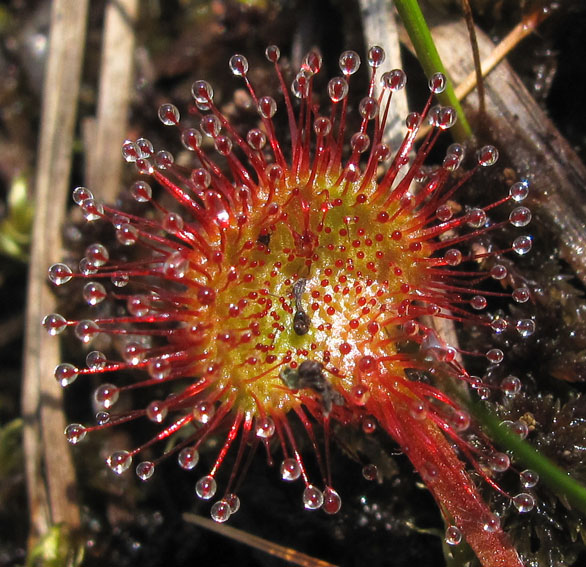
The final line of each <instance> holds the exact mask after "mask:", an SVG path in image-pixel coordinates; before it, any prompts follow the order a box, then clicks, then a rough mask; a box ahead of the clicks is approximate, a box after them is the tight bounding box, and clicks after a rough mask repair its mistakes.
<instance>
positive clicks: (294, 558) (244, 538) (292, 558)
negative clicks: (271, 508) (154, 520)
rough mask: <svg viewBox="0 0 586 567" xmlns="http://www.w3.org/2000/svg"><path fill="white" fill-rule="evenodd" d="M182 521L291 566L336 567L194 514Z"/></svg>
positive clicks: (188, 515) (187, 515)
mask: <svg viewBox="0 0 586 567" xmlns="http://www.w3.org/2000/svg"><path fill="white" fill-rule="evenodd" d="M183 519H184V520H185V521H186V522H189V523H191V524H195V525H196V526H199V527H201V528H205V529H206V530H211V531H213V532H216V533H217V534H220V535H223V536H224V537H227V538H229V539H231V540H234V541H238V542H240V543H243V544H245V545H248V546H250V547H254V548H255V549H259V550H260V551H264V552H265V553H268V554H269V555H272V556H273V557H279V558H280V559H283V560H284V561H287V563H289V564H291V565H299V566H300V567H336V565H333V564H332V563H328V562H327V561H323V560H322V559H317V558H315V557H311V556H310V555H306V554H305V553H301V552H300V551H296V550H295V549H291V548H290V547H284V546H282V545H279V544H278V543H275V542H273V541H269V540H267V539H263V538H261V537H258V536H255V535H252V534H250V533H248V532H245V531H242V530H239V529H236V528H233V527H231V526H227V525H225V524H218V523H216V522H213V521H212V520H208V519H207V518H202V517H201V516H197V515H196V514H183Z"/></svg>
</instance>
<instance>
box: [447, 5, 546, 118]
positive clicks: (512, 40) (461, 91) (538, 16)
mask: <svg viewBox="0 0 586 567" xmlns="http://www.w3.org/2000/svg"><path fill="white" fill-rule="evenodd" d="M547 14H548V13H547V12H536V13H534V14H532V15H531V16H530V17H528V18H526V19H524V20H522V21H521V22H519V23H518V24H517V25H516V26H515V27H514V28H513V29H512V30H511V31H510V32H509V33H508V34H507V36H506V37H505V38H504V39H503V40H502V41H501V42H500V43H499V44H498V45H496V46H495V47H494V49H492V50H491V52H490V53H489V54H487V56H486V58H485V59H484V61H483V62H482V64H481V65H480V69H481V76H482V77H486V76H487V75H488V74H489V73H490V72H491V71H492V70H493V69H494V68H495V67H496V66H497V65H498V64H499V63H500V62H501V61H502V60H503V59H504V58H505V57H506V56H507V55H508V54H509V52H510V51H511V50H512V49H514V48H515V47H516V46H517V45H518V44H519V43H520V42H521V40H523V39H524V38H526V37H527V36H528V35H530V34H531V33H533V32H534V31H535V29H536V28H537V26H538V25H539V24H540V23H541V22H542V21H543V19H545V17H547ZM475 37H476V33H475ZM476 47H477V49H478V40H476ZM478 57H479V58H480V52H478ZM477 70H478V69H477V65H476V59H475V70H474V71H472V72H471V73H470V74H469V75H467V76H466V78H465V79H464V80H463V81H462V82H461V83H460V84H459V85H458V86H457V87H456V96H457V97H458V99H459V100H462V99H463V98H464V97H466V96H467V95H468V94H470V93H471V92H472V90H473V89H474V88H475V87H476V86H477V85H478V86H480V82H479V81H478V73H477ZM482 89H483V94H482V99H484V97H485V95H484V83H482ZM478 92H479V95H480V88H479V89H478ZM482 104H484V102H482ZM479 108H480V107H479Z"/></svg>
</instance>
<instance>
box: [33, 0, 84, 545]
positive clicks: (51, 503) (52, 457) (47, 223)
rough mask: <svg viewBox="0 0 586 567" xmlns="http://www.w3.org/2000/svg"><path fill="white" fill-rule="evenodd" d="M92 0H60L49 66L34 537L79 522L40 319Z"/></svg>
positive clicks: (49, 299)
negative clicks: (59, 524)
mask: <svg viewBox="0 0 586 567" xmlns="http://www.w3.org/2000/svg"><path fill="white" fill-rule="evenodd" d="M87 8H88V2H87V0H55V1H54V2H53V6H52V13H51V29H50V47H49V56H48V63H47V69H46V74H45V90H44V94H43V108H42V123H41V133H40V141H39V153H38V164H37V176H36V197H35V208H36V215H35V221H34V228H33V245H32V251H31V263H30V272H29V284H28V307H27V314H26V339H25V351H24V383H23V401H22V404H23V417H24V420H25V427H24V450H25V458H26V480H27V487H28V495H29V506H30V510H29V517H30V534H31V538H30V540H31V543H32V542H34V541H35V540H36V538H38V537H39V536H41V535H44V534H46V533H47V530H48V528H49V527H50V526H51V525H52V524H56V523H65V524H67V525H68V526H70V527H72V528H75V527H76V526H78V525H79V510H78V507H77V504H76V500H75V494H74V493H75V471H74V468H73V463H72V460H71V453H70V450H69V446H68V443H67V441H66V439H65V436H64V435H63V429H64V427H65V418H64V415H63V411H62V391H61V387H60V386H59V385H58V384H57V382H56V381H55V380H54V379H53V377H52V376H51V371H52V369H53V368H54V367H55V365H56V364H58V362H59V358H60V357H59V344H58V341H56V340H55V339H53V338H52V337H50V336H48V335H47V333H46V332H45V330H44V329H42V327H41V325H40V322H41V319H42V318H43V316H44V315H45V314H47V313H50V312H52V311H54V309H55V299H54V297H53V294H52V293H51V290H50V289H49V287H48V286H47V284H46V273H47V267H48V265H49V264H51V263H52V262H56V261H58V260H60V258H61V256H62V254H61V253H62V250H61V238H60V234H61V225H62V222H63V218H64V215H65V208H66V207H65V204H66V200H67V195H69V183H70V181H69V175H70V169H71V154H72V144H73V134H74V126H75V118H76V109H77V101H78V90H79V82H80V73H81V63H82V58H83V52H84V47H85V34H86V19H87Z"/></svg>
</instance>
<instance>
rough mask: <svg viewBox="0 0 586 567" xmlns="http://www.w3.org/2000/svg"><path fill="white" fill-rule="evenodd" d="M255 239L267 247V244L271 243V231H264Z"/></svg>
mask: <svg viewBox="0 0 586 567" xmlns="http://www.w3.org/2000/svg"><path fill="white" fill-rule="evenodd" d="M256 241H257V242H258V243H259V244H263V245H264V246H266V247H267V248H268V247H269V244H270V243H271V233H270V232H266V233H264V234H261V235H260V236H259V237H258V238H257V239H256Z"/></svg>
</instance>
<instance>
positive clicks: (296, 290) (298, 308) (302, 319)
mask: <svg viewBox="0 0 586 567" xmlns="http://www.w3.org/2000/svg"><path fill="white" fill-rule="evenodd" d="M306 282H307V280H306V279H305V278H300V279H298V280H297V281H296V282H295V283H294V284H293V297H294V299H295V315H294V316H293V330H294V331H295V333H297V334H298V335H306V334H307V332H308V331H309V325H310V324H311V319H310V318H309V315H308V314H307V313H306V312H305V309H303V306H302V305H301V296H302V295H303V292H304V290H305V283H306Z"/></svg>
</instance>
